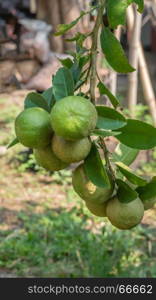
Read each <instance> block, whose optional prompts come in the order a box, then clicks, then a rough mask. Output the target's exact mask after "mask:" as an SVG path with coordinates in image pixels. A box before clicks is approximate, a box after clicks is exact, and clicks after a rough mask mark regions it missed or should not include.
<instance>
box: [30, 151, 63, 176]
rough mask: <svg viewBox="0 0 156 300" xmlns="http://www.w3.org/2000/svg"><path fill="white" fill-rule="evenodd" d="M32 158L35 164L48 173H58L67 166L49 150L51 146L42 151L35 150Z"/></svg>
mask: <svg viewBox="0 0 156 300" xmlns="http://www.w3.org/2000/svg"><path fill="white" fill-rule="evenodd" d="M34 156H35V158H36V161H37V163H38V164H39V165H40V166H41V167H43V168H45V169H47V170H49V171H59V170H62V169H65V168H66V167H67V166H68V164H66V163H64V162H63V161H61V160H60V159H58V158H57V157H56V155H55V154H54V152H53V151H52V149H51V146H47V147H46V148H44V149H35V150H34Z"/></svg>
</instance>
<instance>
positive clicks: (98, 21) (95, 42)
mask: <svg viewBox="0 0 156 300" xmlns="http://www.w3.org/2000/svg"><path fill="white" fill-rule="evenodd" d="M104 7H105V0H99V7H98V14H97V18H96V22H95V26H94V29H93V34H92V47H91V74H90V97H91V101H92V103H93V104H95V88H96V65H97V54H98V49H97V48H98V37H99V28H100V26H101V25H102V16H103V11H104Z"/></svg>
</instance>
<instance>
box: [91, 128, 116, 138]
mask: <svg viewBox="0 0 156 300" xmlns="http://www.w3.org/2000/svg"><path fill="white" fill-rule="evenodd" d="M118 134H120V132H118V131H114V132H113V131H108V130H100V129H95V130H93V131H92V133H91V135H97V136H101V137H107V136H116V135H118Z"/></svg>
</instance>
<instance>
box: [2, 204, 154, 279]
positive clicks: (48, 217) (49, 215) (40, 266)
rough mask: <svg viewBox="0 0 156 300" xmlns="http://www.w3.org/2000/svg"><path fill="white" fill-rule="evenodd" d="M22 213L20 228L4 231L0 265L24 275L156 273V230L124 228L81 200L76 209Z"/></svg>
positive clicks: (64, 275) (124, 274)
mask: <svg viewBox="0 0 156 300" xmlns="http://www.w3.org/2000/svg"><path fill="white" fill-rule="evenodd" d="M44 206H45V207H44V211H43V212H42V213H40V214H39V213H34V212H33V210H34V209H33V206H30V207H29V210H28V211H21V212H20V213H18V215H17V217H18V222H19V224H20V227H18V228H17V229H15V230H14V231H12V230H6V231H4V230H1V231H0V267H4V268H7V269H9V270H10V271H12V270H13V272H14V274H16V275H17V276H24V277H31V276H36V277H147V276H152V277H156V258H155V254H156V249H153V247H154V244H152V248H151V249H152V250H150V251H149V241H150V240H151V237H153V236H154V228H144V227H142V226H138V227H136V228H135V229H133V230H131V231H119V230H116V229H115V228H114V227H112V226H111V225H110V224H108V223H107V222H106V223H105V222H104V219H103V220H102V222H101V220H100V221H99V218H97V219H96V218H93V217H91V215H90V214H88V212H87V211H86V209H85V208H84V207H83V206H82V207H80V205H78V204H77V207H75V208H72V209H71V210H70V211H67V210H66V209H64V208H62V209H59V208H57V209H56V210H54V209H53V210H52V209H50V208H49V207H48V205H47V204H46V205H44Z"/></svg>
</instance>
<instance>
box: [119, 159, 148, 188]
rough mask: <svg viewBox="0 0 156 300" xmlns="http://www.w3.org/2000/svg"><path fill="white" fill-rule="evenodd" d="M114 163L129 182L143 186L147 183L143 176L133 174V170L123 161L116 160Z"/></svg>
mask: <svg viewBox="0 0 156 300" xmlns="http://www.w3.org/2000/svg"><path fill="white" fill-rule="evenodd" d="M115 164H116V166H117V167H118V168H119V170H120V172H121V173H122V174H123V175H124V176H125V177H126V178H127V179H128V180H129V181H130V182H131V183H133V184H135V185H138V186H144V185H145V184H146V183H147V181H146V180H145V179H144V178H142V177H140V176H138V175H136V174H134V173H133V171H132V170H131V169H130V168H129V167H128V166H126V165H125V164H124V163H122V162H116V163H115Z"/></svg>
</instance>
